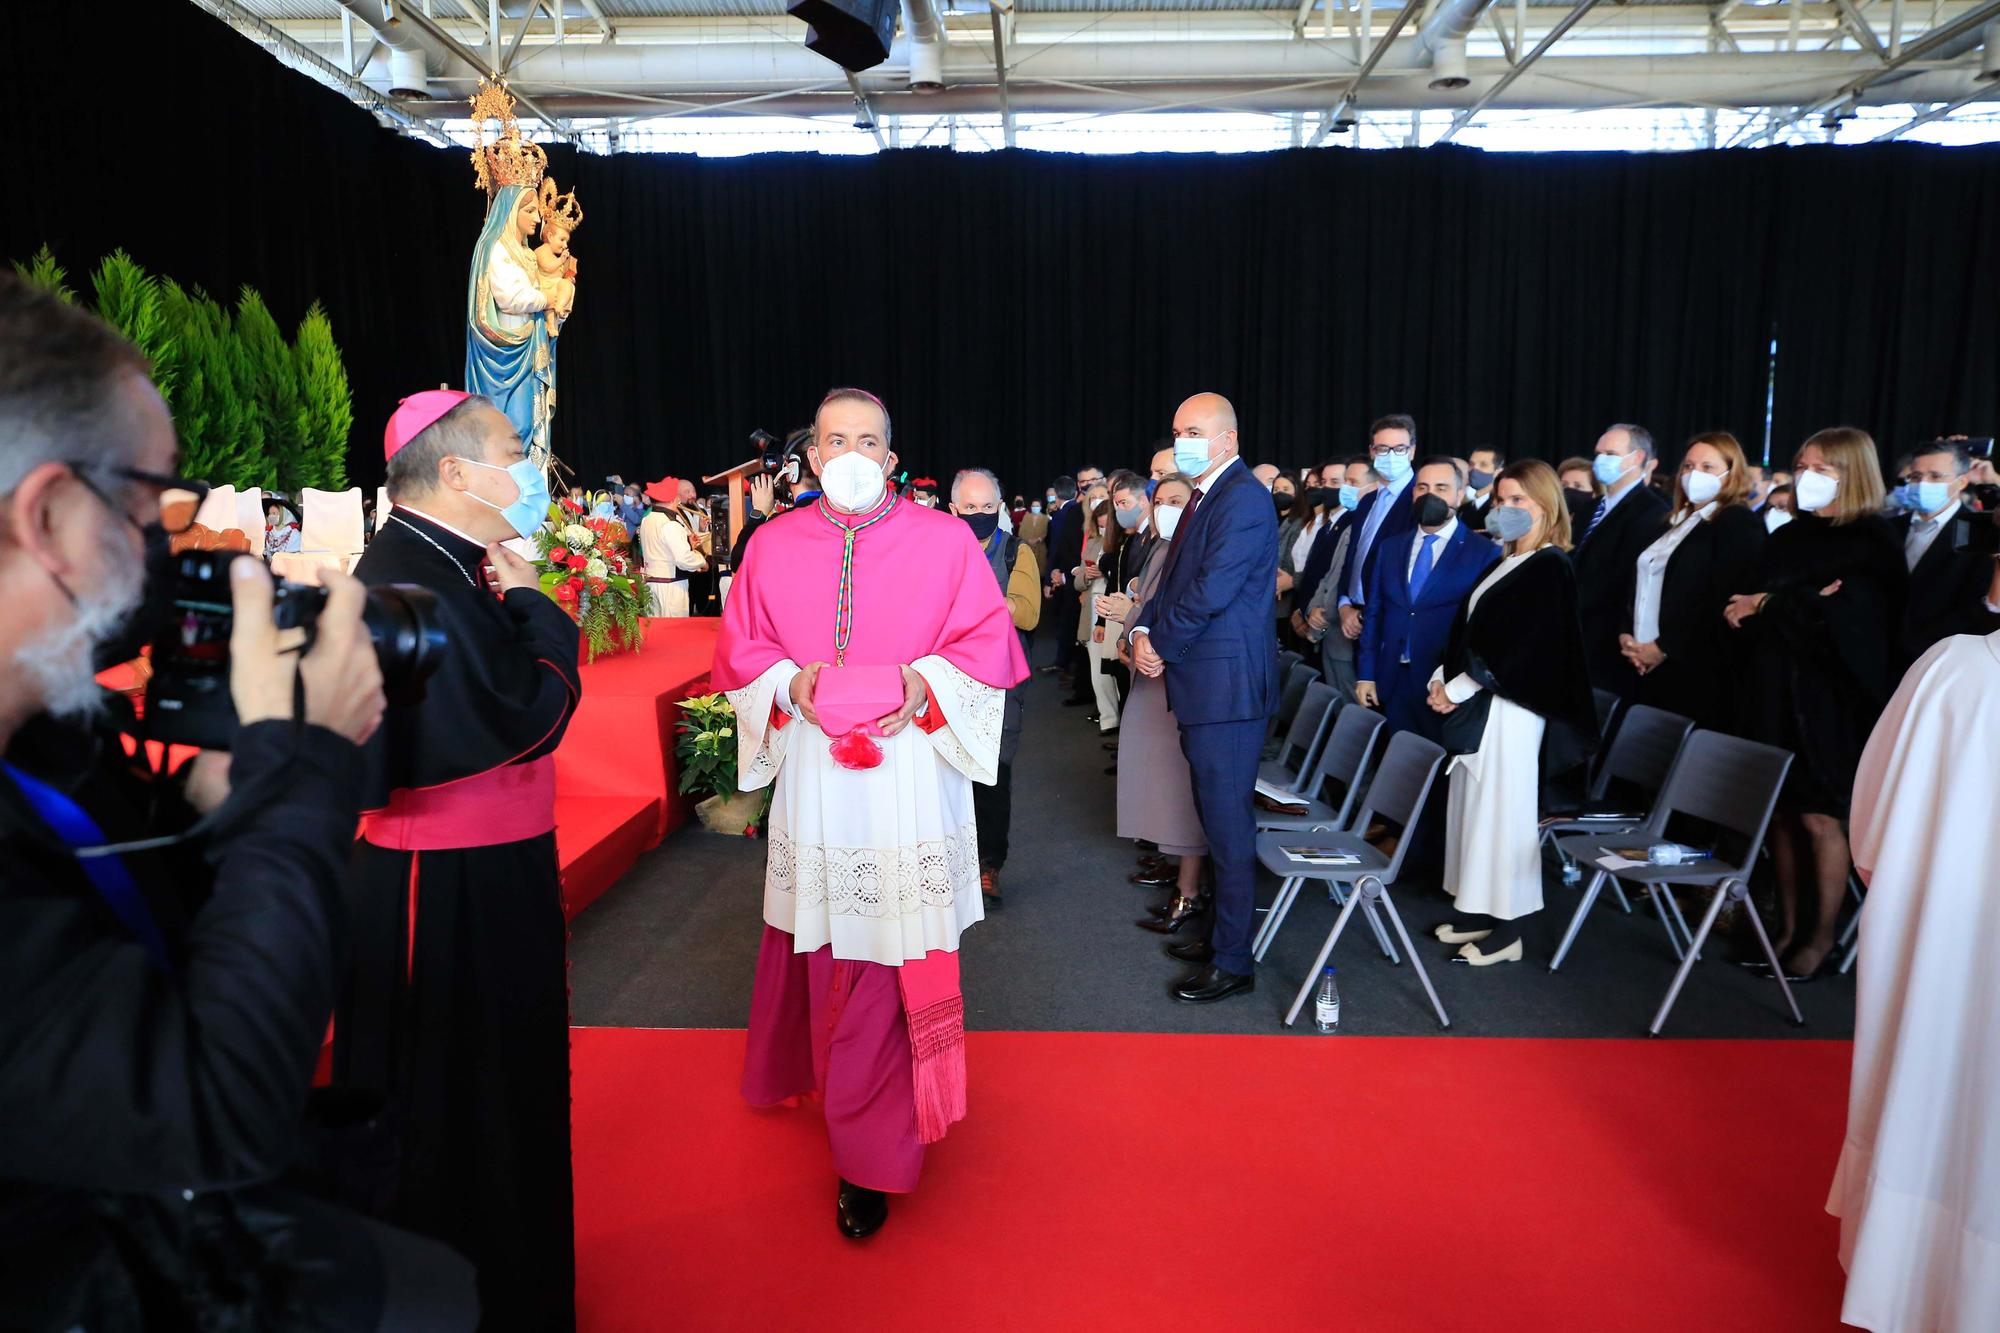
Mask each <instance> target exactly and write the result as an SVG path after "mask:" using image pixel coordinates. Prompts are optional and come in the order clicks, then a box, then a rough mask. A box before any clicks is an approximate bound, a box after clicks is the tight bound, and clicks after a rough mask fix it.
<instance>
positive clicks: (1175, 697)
mask: <svg viewBox="0 0 2000 1333" xmlns="http://www.w3.org/2000/svg"><path fill="white" fill-rule="evenodd" d="M1238 448H1239V444H1238V441H1237V435H1236V409H1235V408H1233V407H1231V406H1230V405H1229V400H1228V399H1227V398H1224V397H1222V396H1221V395H1220V394H1213V393H1202V394H1196V395H1195V396H1194V397H1192V398H1190V399H1188V400H1187V401H1186V402H1185V403H1182V404H1181V406H1180V410H1179V411H1177V412H1175V413H1174V462H1175V464H1176V466H1178V467H1179V469H1180V470H1181V471H1182V472H1185V473H1186V474H1187V475H1188V476H1190V477H1193V478H1194V479H1195V490H1194V498H1193V500H1191V501H1190V502H1189V503H1188V507H1187V510H1186V514H1185V516H1184V517H1183V518H1182V520H1181V523H1180V526H1179V528H1178V529H1176V531H1175V533H1174V541H1173V545H1172V547H1171V548H1169V550H1168V552H1167V563H1166V566H1165V569H1164V570H1163V572H1162V573H1161V576H1160V586H1159V589H1158V591H1157V592H1155V593H1154V594H1153V599H1152V600H1151V601H1150V602H1148V603H1147V604H1146V606H1145V607H1144V608H1143V610H1142V611H1141V617H1142V619H1143V621H1144V623H1142V624H1139V625H1136V626H1134V627H1133V629H1132V634H1131V643H1132V661H1133V666H1134V667H1135V668H1136V669H1137V670H1139V671H1142V672H1144V673H1145V674H1146V675H1148V676H1156V677H1157V676H1162V675H1164V676H1165V677H1166V686H1167V704H1168V706H1169V707H1171V708H1172V709H1173V712H1174V717H1175V718H1176V719H1177V720H1178V721H1179V723H1180V728H1181V753H1183V754H1185V755H1186V756H1187V761H1188V771H1189V774H1190V776H1191V777H1192V779H1193V782H1194V802H1195V808H1196V809H1197V810H1199V811H1200V812H1201V829H1202V833H1203V835H1204V836H1205V837H1206V838H1207V840H1208V851H1209V857H1210V859H1211V861H1212V863H1213V865H1214V870H1215V923H1214V927H1213V929H1212V930H1211V931H1210V933H1209V938H1208V939H1207V940H1206V941H1201V942H1190V943H1188V944H1174V945H1169V946H1168V952H1170V953H1172V954H1174V956H1175V957H1177V958H1180V959H1182V960H1183V961H1186V962H1194V963H1206V964H1207V966H1205V967H1203V968H1202V969H1201V970H1200V971H1197V972H1195V973H1193V974H1191V975H1190V976H1187V977H1185V978H1183V979H1182V980H1180V981H1178V982H1176V983H1174V985H1173V986H1172V987H1171V993H1172V994H1173V996H1174V998H1175V999H1178V1000H1186V1001H1188V1002H1189V1003H1193V1004H1205V1003H1208V1002H1210V1001H1214V1000H1220V999H1224V998H1226V997H1228V996H1231V995H1235V994H1237V993H1238V992H1241V991H1249V990H1254V989H1256V977H1255V967H1254V964H1252V962H1251V961H1250V936H1251V933H1252V932H1251V923H1252V921H1253V919H1254V918H1255V916H1256V888H1257V853H1256V846H1255V844H1256V840H1257V815H1256V807H1255V805H1254V803H1253V802H1252V799H1251V792H1252V790H1253V789H1254V788H1255V786H1256V784H1257V762H1258V759H1259V758H1260V757H1261V753H1262V750H1263V746H1264V731H1265V728H1266V727H1267V726H1268V725H1269V724H1270V720H1271V714H1272V713H1274V712H1276V711H1277V707H1278V645H1277V637H1276V635H1275V634H1273V632H1272V626H1271V599H1272V598H1273V597H1274V596H1276V595H1277V587H1278V516H1277V512H1276V511H1275V510H1274V509H1273V508H1272V507H1271V496H1270V493H1269V492H1268V491H1266V490H1265V489H1264V488H1263V486H1261V485H1260V484H1258V481H1257V479H1256V478H1255V477H1253V476H1251V475H1250V469H1249V468H1248V467H1246V466H1244V465H1243V464H1242V463H1241V462H1240V461H1239V460H1238V457H1237V451H1238Z"/></svg>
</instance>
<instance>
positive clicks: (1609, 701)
mask: <svg viewBox="0 0 2000 1333" xmlns="http://www.w3.org/2000/svg"><path fill="white" fill-rule="evenodd" d="M1590 702H1591V704H1592V705H1593V706H1594V707H1595V708H1596V710H1597V753H1596V754H1594V755H1592V756H1591V757H1590V764H1589V765H1588V773H1589V777H1590V780H1591V781H1592V782H1595V781H1596V780H1597V770H1598V767H1599V766H1600V765H1602V764H1603V762H1604V744H1605V742H1606V741H1608V740H1610V739H1611V728H1612V727H1613V726H1615V725H1616V724H1617V722H1618V714H1619V711H1620V710H1621V709H1622V708H1623V707H1624V705H1625V701H1624V700H1623V699H1621V698H1619V697H1618V696H1617V695H1616V694H1614V693H1612V692H1611V691H1610V690H1600V689H1597V688H1595V687H1592V689H1591V691H1590Z"/></svg>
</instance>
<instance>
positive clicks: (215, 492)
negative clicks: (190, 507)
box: [194, 486, 263, 532]
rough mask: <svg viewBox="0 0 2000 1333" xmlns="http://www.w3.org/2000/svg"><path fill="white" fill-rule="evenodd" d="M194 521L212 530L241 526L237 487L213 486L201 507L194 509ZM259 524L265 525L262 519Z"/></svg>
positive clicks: (204, 497) (203, 498)
mask: <svg viewBox="0 0 2000 1333" xmlns="http://www.w3.org/2000/svg"><path fill="white" fill-rule="evenodd" d="M194 521H195V522H197V523H199V524H201V525H202V526H203V527H204V528H207V529H208V530H209V531H211V532H221V531H223V530H224V529H225V528H234V527H238V526H240V525H239V524H238V523H237V521H236V488H235V487H234V486H215V487H211V488H210V490H209V492H208V494H207V495H205V496H203V497H202V501H201V508H199V509H197V510H195V511H194ZM258 526H259V527H260V528H261V527H262V526H263V524H262V522H261V520H260V521H259V523H258Z"/></svg>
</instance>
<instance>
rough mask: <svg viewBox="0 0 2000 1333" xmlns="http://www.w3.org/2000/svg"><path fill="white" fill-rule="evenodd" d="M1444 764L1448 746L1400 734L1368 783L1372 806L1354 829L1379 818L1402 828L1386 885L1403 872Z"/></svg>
mask: <svg viewBox="0 0 2000 1333" xmlns="http://www.w3.org/2000/svg"><path fill="white" fill-rule="evenodd" d="M1349 711H1352V710H1349ZM1443 763H1444V747H1443V746H1442V745H1439V744H1438V743H1437V742H1436V741H1428V740H1425V739H1424V738H1423V737H1422V736H1419V735H1417V733H1416V732H1414V731H1399V732H1397V733H1396V734H1395V735H1394V736H1391V737H1390V738H1389V748H1388V749H1387V750H1385V751H1383V752H1382V763H1381V766H1380V767H1378V768H1377V769H1376V770H1375V780H1374V781H1373V782H1371V783H1370V784H1368V803H1367V804H1366V805H1364V806H1363V807H1362V809H1361V815H1360V817H1359V818H1357V819H1356V820H1355V821H1354V827H1356V828H1360V829H1366V828H1367V827H1368V825H1369V822H1370V821H1371V820H1373V819H1374V818H1375V816H1377V815H1380V816H1381V817H1382V818H1384V819H1386V820H1388V821H1389V822H1390V823H1392V824H1396V825H1399V826H1400V827H1401V829H1402V834H1401V836H1399V837H1398V838H1397V839H1396V854H1395V855H1394V856H1393V857H1391V858H1390V859H1389V868H1388V869H1387V870H1385V871H1383V872H1382V879H1383V882H1384V883H1388V882H1391V881H1393V880H1394V879H1395V878H1396V872H1397V871H1399V870H1400V869H1402V865H1403V855H1404V853H1406V852H1408V851H1409V850H1410V844H1411V843H1412V842H1414V841H1415V840H1416V826H1417V817H1418V816H1419V815H1421V814H1422V813H1423V809H1424V800H1425V798H1427V797H1428V796H1429V795H1430V792H1431V786H1432V784H1433V783H1435V782H1436V781H1437V773H1438V768H1439V766H1441V765H1442V764H1443Z"/></svg>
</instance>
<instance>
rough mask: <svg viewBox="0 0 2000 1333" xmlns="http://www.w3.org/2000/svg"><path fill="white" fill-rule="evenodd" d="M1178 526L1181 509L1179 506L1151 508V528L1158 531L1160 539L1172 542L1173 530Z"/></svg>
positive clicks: (1156, 506)
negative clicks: (1163, 538)
mask: <svg viewBox="0 0 2000 1333" xmlns="http://www.w3.org/2000/svg"><path fill="white" fill-rule="evenodd" d="M1180 525H1181V507H1180V506H1179V505H1155V506H1154V507H1153V526H1154V527H1156V528H1158V529H1159V530H1160V535H1161V536H1162V537H1165V538H1166V539H1167V540H1168V541H1172V540H1173V539H1174V529H1175V528H1178V527H1179V526H1180Z"/></svg>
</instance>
